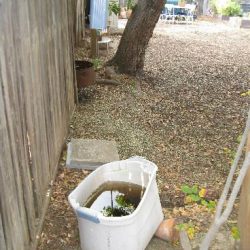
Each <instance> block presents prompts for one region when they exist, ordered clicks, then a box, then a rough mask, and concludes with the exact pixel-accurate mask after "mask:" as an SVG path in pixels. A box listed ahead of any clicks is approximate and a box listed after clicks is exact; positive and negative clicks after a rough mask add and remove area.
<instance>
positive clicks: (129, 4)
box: [126, 0, 135, 18]
mask: <svg viewBox="0 0 250 250" xmlns="http://www.w3.org/2000/svg"><path fill="white" fill-rule="evenodd" d="M134 7H135V3H134V0H128V1H127V12H126V13H127V18H130V16H131V14H132V11H133V8H134Z"/></svg>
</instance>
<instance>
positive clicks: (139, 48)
mask: <svg viewBox="0 0 250 250" xmlns="http://www.w3.org/2000/svg"><path fill="white" fill-rule="evenodd" d="M163 3H164V0H139V1H138V4H137V5H136V6H135V8H134V9H133V12H132V15H131V17H130V18H129V19H128V23H127V25H126V27H125V30H124V33H123V35H122V38H121V41H120V44H119V46H118V50H117V52H116V54H115V56H114V57H113V59H112V60H111V61H110V64H113V65H116V66H117V69H118V71H119V72H120V73H126V74H130V75H136V74H138V73H140V72H141V71H142V70H143V66H144V59H145V50H146V48H147V45H148V42H149V40H150V38H151V37H152V35H153V31H154V28H155V25H156V23H157V21H158V19H159V16H160V13H161V10H162V8H163Z"/></svg>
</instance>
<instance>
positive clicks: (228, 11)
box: [221, 1, 241, 16]
mask: <svg viewBox="0 0 250 250" xmlns="http://www.w3.org/2000/svg"><path fill="white" fill-rule="evenodd" d="M221 14H222V15H224V16H239V15H240V14H241V9H240V5H239V4H238V3H236V2H233V1H230V2H229V3H228V5H226V6H225V7H223V8H222V9H221Z"/></svg>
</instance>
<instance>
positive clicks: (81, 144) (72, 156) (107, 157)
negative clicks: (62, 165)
mask: <svg viewBox="0 0 250 250" xmlns="http://www.w3.org/2000/svg"><path fill="white" fill-rule="evenodd" d="M118 160H119V155H118V150H117V146H116V142H115V141H106V140H88V139H71V142H70V143H69V144H68V151H67V161H66V165H67V167H69V168H80V169H86V170H94V169H96V168H97V167H99V166H101V165H103V164H105V163H108V162H111V161H118Z"/></svg>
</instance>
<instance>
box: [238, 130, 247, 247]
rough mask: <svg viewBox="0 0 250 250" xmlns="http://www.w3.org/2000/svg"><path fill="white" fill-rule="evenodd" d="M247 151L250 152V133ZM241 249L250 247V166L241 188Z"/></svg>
mask: <svg viewBox="0 0 250 250" xmlns="http://www.w3.org/2000/svg"><path fill="white" fill-rule="evenodd" d="M246 153H250V133H249V134H248V139H247V146H246ZM238 223H239V230H240V249H241V250H249V247H250V166H249V169H248V172H247V175H246V176H245V178H244V182H243V184H242V188H241V195H240V209H239V221H238Z"/></svg>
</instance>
